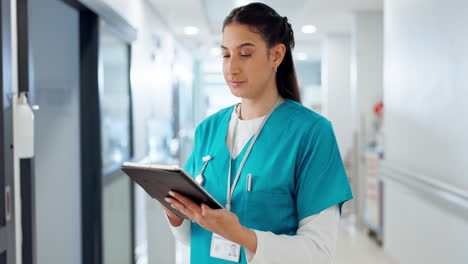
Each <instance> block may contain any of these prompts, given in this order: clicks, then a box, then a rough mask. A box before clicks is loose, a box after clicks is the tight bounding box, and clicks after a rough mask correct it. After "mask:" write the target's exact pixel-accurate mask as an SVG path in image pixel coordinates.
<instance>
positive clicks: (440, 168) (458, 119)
mask: <svg viewBox="0 0 468 264" xmlns="http://www.w3.org/2000/svg"><path fill="white" fill-rule="evenodd" d="M384 10H385V21H384V25H385V29H384V39H385V45H384V47H385V95H384V99H385V104H386V105H385V150H386V159H387V160H388V162H389V163H392V164H394V165H395V166H398V167H399V168H402V169H406V170H409V171H413V172H415V173H417V174H418V175H419V176H421V177H428V178H430V179H436V180H438V181H441V182H443V183H445V184H449V185H452V186H457V187H458V188H459V189H461V190H464V191H465V192H466V191H467V190H468V177H467V175H466V172H467V171H468V162H467V160H468V137H467V136H466V131H467V129H468V122H467V121H466V120H467V118H466V117H467V116H468V108H467V107H466V103H465V101H466V98H468V88H467V87H468V75H467V74H466V73H467V72H468V60H467V59H466V58H468V49H467V48H466V47H468V34H467V30H466V26H467V25H468V2H467V1H465V0H447V1H443V2H442V1H438V0H386V1H385V9H384ZM386 190H387V194H386V196H385V205H384V206H385V212H384V214H385V245H386V247H387V249H388V250H389V252H390V253H391V254H393V255H395V256H397V257H398V258H399V259H400V260H401V263H466V260H467V259H468V250H467V247H466V245H468V239H467V237H468V230H467V228H466V227H467V226H468V221H467V220H466V218H465V219H462V218H461V217H460V216H458V215H456V214H453V213H452V212H449V211H448V210H446V209H442V208H438V207H434V206H433V205H431V204H429V203H428V202H427V201H425V200H419V199H418V198H416V197H415V196H413V195H412V194H407V193H403V191H402V190H400V189H398V188H397V187H396V186H393V185H388V186H386ZM402 208H404V209H405V210H404V211H402V210H401V209H402ZM407 212H408V213H407ZM402 213H403V215H404V217H402ZM403 220H404V221H403ZM410 227H411V229H412V232H411V233H409V234H408V233H407V232H408V231H409V230H410ZM410 251H411V252H410Z"/></svg>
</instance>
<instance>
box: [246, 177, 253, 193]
mask: <svg viewBox="0 0 468 264" xmlns="http://www.w3.org/2000/svg"><path fill="white" fill-rule="evenodd" d="M251 189H252V174H250V173H249V174H247V191H248V192H250V190H251Z"/></svg>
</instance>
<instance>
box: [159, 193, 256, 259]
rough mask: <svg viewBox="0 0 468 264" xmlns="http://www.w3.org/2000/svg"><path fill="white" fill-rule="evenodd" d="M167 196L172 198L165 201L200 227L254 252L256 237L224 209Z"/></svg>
mask: <svg viewBox="0 0 468 264" xmlns="http://www.w3.org/2000/svg"><path fill="white" fill-rule="evenodd" d="M169 194H170V195H171V196H172V197H173V198H170V197H168V198H166V201H167V202H168V203H170V204H171V206H172V207H173V208H175V209H177V210H179V211H180V212H181V213H183V214H184V215H186V216H187V217H189V218H190V219H192V221H194V222H195V223H197V224H199V225H200V226H201V227H203V228H205V229H207V230H209V231H211V232H214V233H216V234H218V235H220V236H222V237H224V238H226V239H228V240H230V241H232V242H235V243H238V244H239V245H241V246H244V247H246V248H248V249H249V250H250V251H252V252H255V251H256V245H257V236H256V234H255V232H254V231H253V230H250V229H248V228H245V227H244V226H242V225H241V224H240V222H239V218H238V217H237V215H235V214H234V213H232V212H230V211H228V210H226V209H211V208H210V207H209V206H207V205H205V204H202V205H201V206H199V205H198V204H196V203H195V202H193V201H192V200H190V199H189V198H187V197H185V196H183V195H181V194H179V193H176V192H169ZM251 249H252V250H251Z"/></svg>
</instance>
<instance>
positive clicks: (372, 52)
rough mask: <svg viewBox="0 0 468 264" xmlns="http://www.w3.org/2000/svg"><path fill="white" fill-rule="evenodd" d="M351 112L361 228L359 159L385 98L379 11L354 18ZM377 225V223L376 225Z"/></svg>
mask: <svg viewBox="0 0 468 264" xmlns="http://www.w3.org/2000/svg"><path fill="white" fill-rule="evenodd" d="M351 46H352V48H351V49H352V51H351V109H352V116H351V119H352V130H351V131H352V132H350V133H353V134H354V135H356V138H355V140H356V142H355V144H356V145H355V146H354V147H355V148H356V149H355V150H354V151H355V152H354V153H355V155H357V157H354V160H355V161H356V162H355V163H354V164H353V166H355V167H354V168H353V171H354V172H355V177H354V178H353V180H352V181H353V182H352V186H353V191H354V194H355V197H356V200H355V201H354V204H356V213H357V215H358V224H362V223H363V221H362V220H363V217H364V215H366V212H365V211H364V210H365V207H366V205H365V202H366V199H365V198H366V193H367V180H366V173H365V171H366V170H365V167H364V166H365V164H364V162H363V159H361V158H360V157H363V156H364V151H365V150H366V148H367V147H369V143H370V142H371V141H372V140H373V139H375V134H376V131H375V129H374V126H373V122H374V121H375V115H374V113H373V107H374V105H375V104H377V103H378V102H379V101H380V100H382V98H383V16H382V12H378V11H359V12H355V13H354V14H353V24H352V38H351ZM374 224H376V223H374Z"/></svg>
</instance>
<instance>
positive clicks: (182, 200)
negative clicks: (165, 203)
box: [169, 191, 202, 214]
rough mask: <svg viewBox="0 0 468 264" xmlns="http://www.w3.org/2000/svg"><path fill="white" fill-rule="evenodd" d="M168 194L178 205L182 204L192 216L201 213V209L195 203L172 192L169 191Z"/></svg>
mask: <svg viewBox="0 0 468 264" xmlns="http://www.w3.org/2000/svg"><path fill="white" fill-rule="evenodd" d="M169 194H170V195H171V196H173V197H174V198H175V199H177V200H178V201H179V202H180V203H182V204H183V205H184V206H185V207H187V208H188V209H189V210H190V211H192V212H193V213H194V214H201V212H202V210H201V207H200V206H199V205H198V204H196V203H195V202H193V201H192V200H191V199H189V198H187V197H185V196H183V195H182V194H179V193H176V192H173V191H170V192H169Z"/></svg>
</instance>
